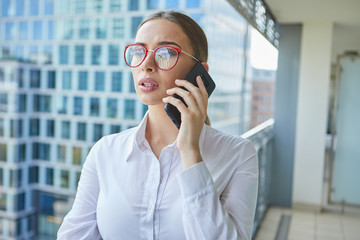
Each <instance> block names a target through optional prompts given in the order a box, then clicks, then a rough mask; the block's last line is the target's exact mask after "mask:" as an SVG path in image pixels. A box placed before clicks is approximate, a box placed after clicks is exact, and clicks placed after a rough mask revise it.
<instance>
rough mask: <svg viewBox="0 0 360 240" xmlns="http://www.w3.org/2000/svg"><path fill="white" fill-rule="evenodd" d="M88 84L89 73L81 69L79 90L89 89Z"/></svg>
mask: <svg viewBox="0 0 360 240" xmlns="http://www.w3.org/2000/svg"><path fill="white" fill-rule="evenodd" d="M87 85H88V73H87V72H86V71H80V72H79V75H78V90H87V88H88V87H87Z"/></svg>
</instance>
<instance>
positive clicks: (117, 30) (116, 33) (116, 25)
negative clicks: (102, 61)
mask: <svg viewBox="0 0 360 240" xmlns="http://www.w3.org/2000/svg"><path fill="white" fill-rule="evenodd" d="M112 24H113V25H112V34H113V38H123V37H124V19H123V18H114V19H113V20H112Z"/></svg>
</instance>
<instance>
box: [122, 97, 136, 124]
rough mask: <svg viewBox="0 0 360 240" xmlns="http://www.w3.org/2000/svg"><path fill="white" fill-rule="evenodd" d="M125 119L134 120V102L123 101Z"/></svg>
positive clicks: (131, 100) (130, 100)
mask: <svg viewBox="0 0 360 240" xmlns="http://www.w3.org/2000/svg"><path fill="white" fill-rule="evenodd" d="M124 117H125V119H135V100H133V99H126V100H125V113H124Z"/></svg>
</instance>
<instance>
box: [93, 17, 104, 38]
mask: <svg viewBox="0 0 360 240" xmlns="http://www.w3.org/2000/svg"><path fill="white" fill-rule="evenodd" d="M95 23H96V27H95V37H96V39H105V38H106V19H103V18H102V19H96V22H95Z"/></svg>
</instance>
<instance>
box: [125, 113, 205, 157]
mask: <svg viewBox="0 0 360 240" xmlns="http://www.w3.org/2000/svg"><path fill="white" fill-rule="evenodd" d="M148 118H149V112H146V113H145V115H144V117H143V119H142V120H141V122H140V123H139V125H138V126H137V127H135V129H134V134H133V135H132V136H131V139H129V148H128V156H127V158H126V161H128V160H129V158H130V155H132V153H134V151H135V149H136V150H138V151H141V152H145V151H147V150H149V149H151V148H150V146H149V143H148V142H147V141H146V138H145V131H146V125H147V120H148ZM208 127H209V126H208V125H206V124H204V126H203V129H202V131H201V135H200V140H199V146H200V153H201V155H202V151H203V148H204V146H203V145H204V141H205V136H206V132H207V128H208ZM176 142H177V138H176V140H175V142H174V143H173V144H171V146H173V147H176Z"/></svg>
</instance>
